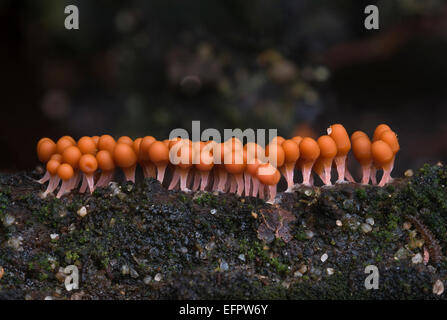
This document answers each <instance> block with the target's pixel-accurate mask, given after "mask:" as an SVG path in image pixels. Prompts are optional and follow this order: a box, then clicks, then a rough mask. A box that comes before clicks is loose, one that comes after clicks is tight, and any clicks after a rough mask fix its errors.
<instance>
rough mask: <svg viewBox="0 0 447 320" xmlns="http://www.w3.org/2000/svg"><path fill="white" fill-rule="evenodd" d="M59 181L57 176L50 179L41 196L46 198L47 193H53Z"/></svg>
mask: <svg viewBox="0 0 447 320" xmlns="http://www.w3.org/2000/svg"><path fill="white" fill-rule="evenodd" d="M60 181H61V178H59V176H58V175H57V174H55V175H54V176H51V177H50V182H48V186H47V189H46V190H45V192H44V193H43V196H44V197H46V196H47V195H48V194H49V193H52V192H54V190H56V189H57V187H58V185H59V182H60Z"/></svg>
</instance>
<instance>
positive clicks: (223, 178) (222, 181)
mask: <svg viewBox="0 0 447 320" xmlns="http://www.w3.org/2000/svg"><path fill="white" fill-rule="evenodd" d="M218 171H219V183H218V185H217V191H220V192H225V186H226V183H227V178H228V173H227V171H225V169H223V168H219V169H218Z"/></svg>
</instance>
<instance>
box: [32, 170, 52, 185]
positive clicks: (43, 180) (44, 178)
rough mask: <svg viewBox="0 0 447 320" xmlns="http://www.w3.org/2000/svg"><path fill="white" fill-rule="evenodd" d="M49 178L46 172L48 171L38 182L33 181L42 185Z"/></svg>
mask: <svg viewBox="0 0 447 320" xmlns="http://www.w3.org/2000/svg"><path fill="white" fill-rule="evenodd" d="M50 178H51V175H50V173H49V172H48V170H47V171H46V172H45V174H44V176H43V177H42V179H40V180H35V181H36V182H38V183H40V184H44V183H45V182H47V181H49V180H50Z"/></svg>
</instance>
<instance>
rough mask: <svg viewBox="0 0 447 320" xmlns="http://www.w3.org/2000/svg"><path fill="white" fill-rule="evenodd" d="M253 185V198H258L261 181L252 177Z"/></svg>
mask: <svg viewBox="0 0 447 320" xmlns="http://www.w3.org/2000/svg"><path fill="white" fill-rule="evenodd" d="M251 184H252V185H253V189H252V192H251V196H252V197H257V196H258V193H259V184H260V183H259V179H258V178H256V177H251Z"/></svg>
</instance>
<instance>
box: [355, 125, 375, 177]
mask: <svg viewBox="0 0 447 320" xmlns="http://www.w3.org/2000/svg"><path fill="white" fill-rule="evenodd" d="M357 132H361V131H356V132H355V133H357ZM355 133H354V134H355ZM354 134H353V135H352V136H351V140H352V152H353V153H354V157H355V158H356V159H357V161H358V162H359V163H360V165H361V167H362V181H361V183H362V184H368V183H369V179H370V176H371V166H372V161H373V157H372V153H371V140H369V138H368V136H367V135H366V134H364V133H363V132H362V134H357V135H354Z"/></svg>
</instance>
